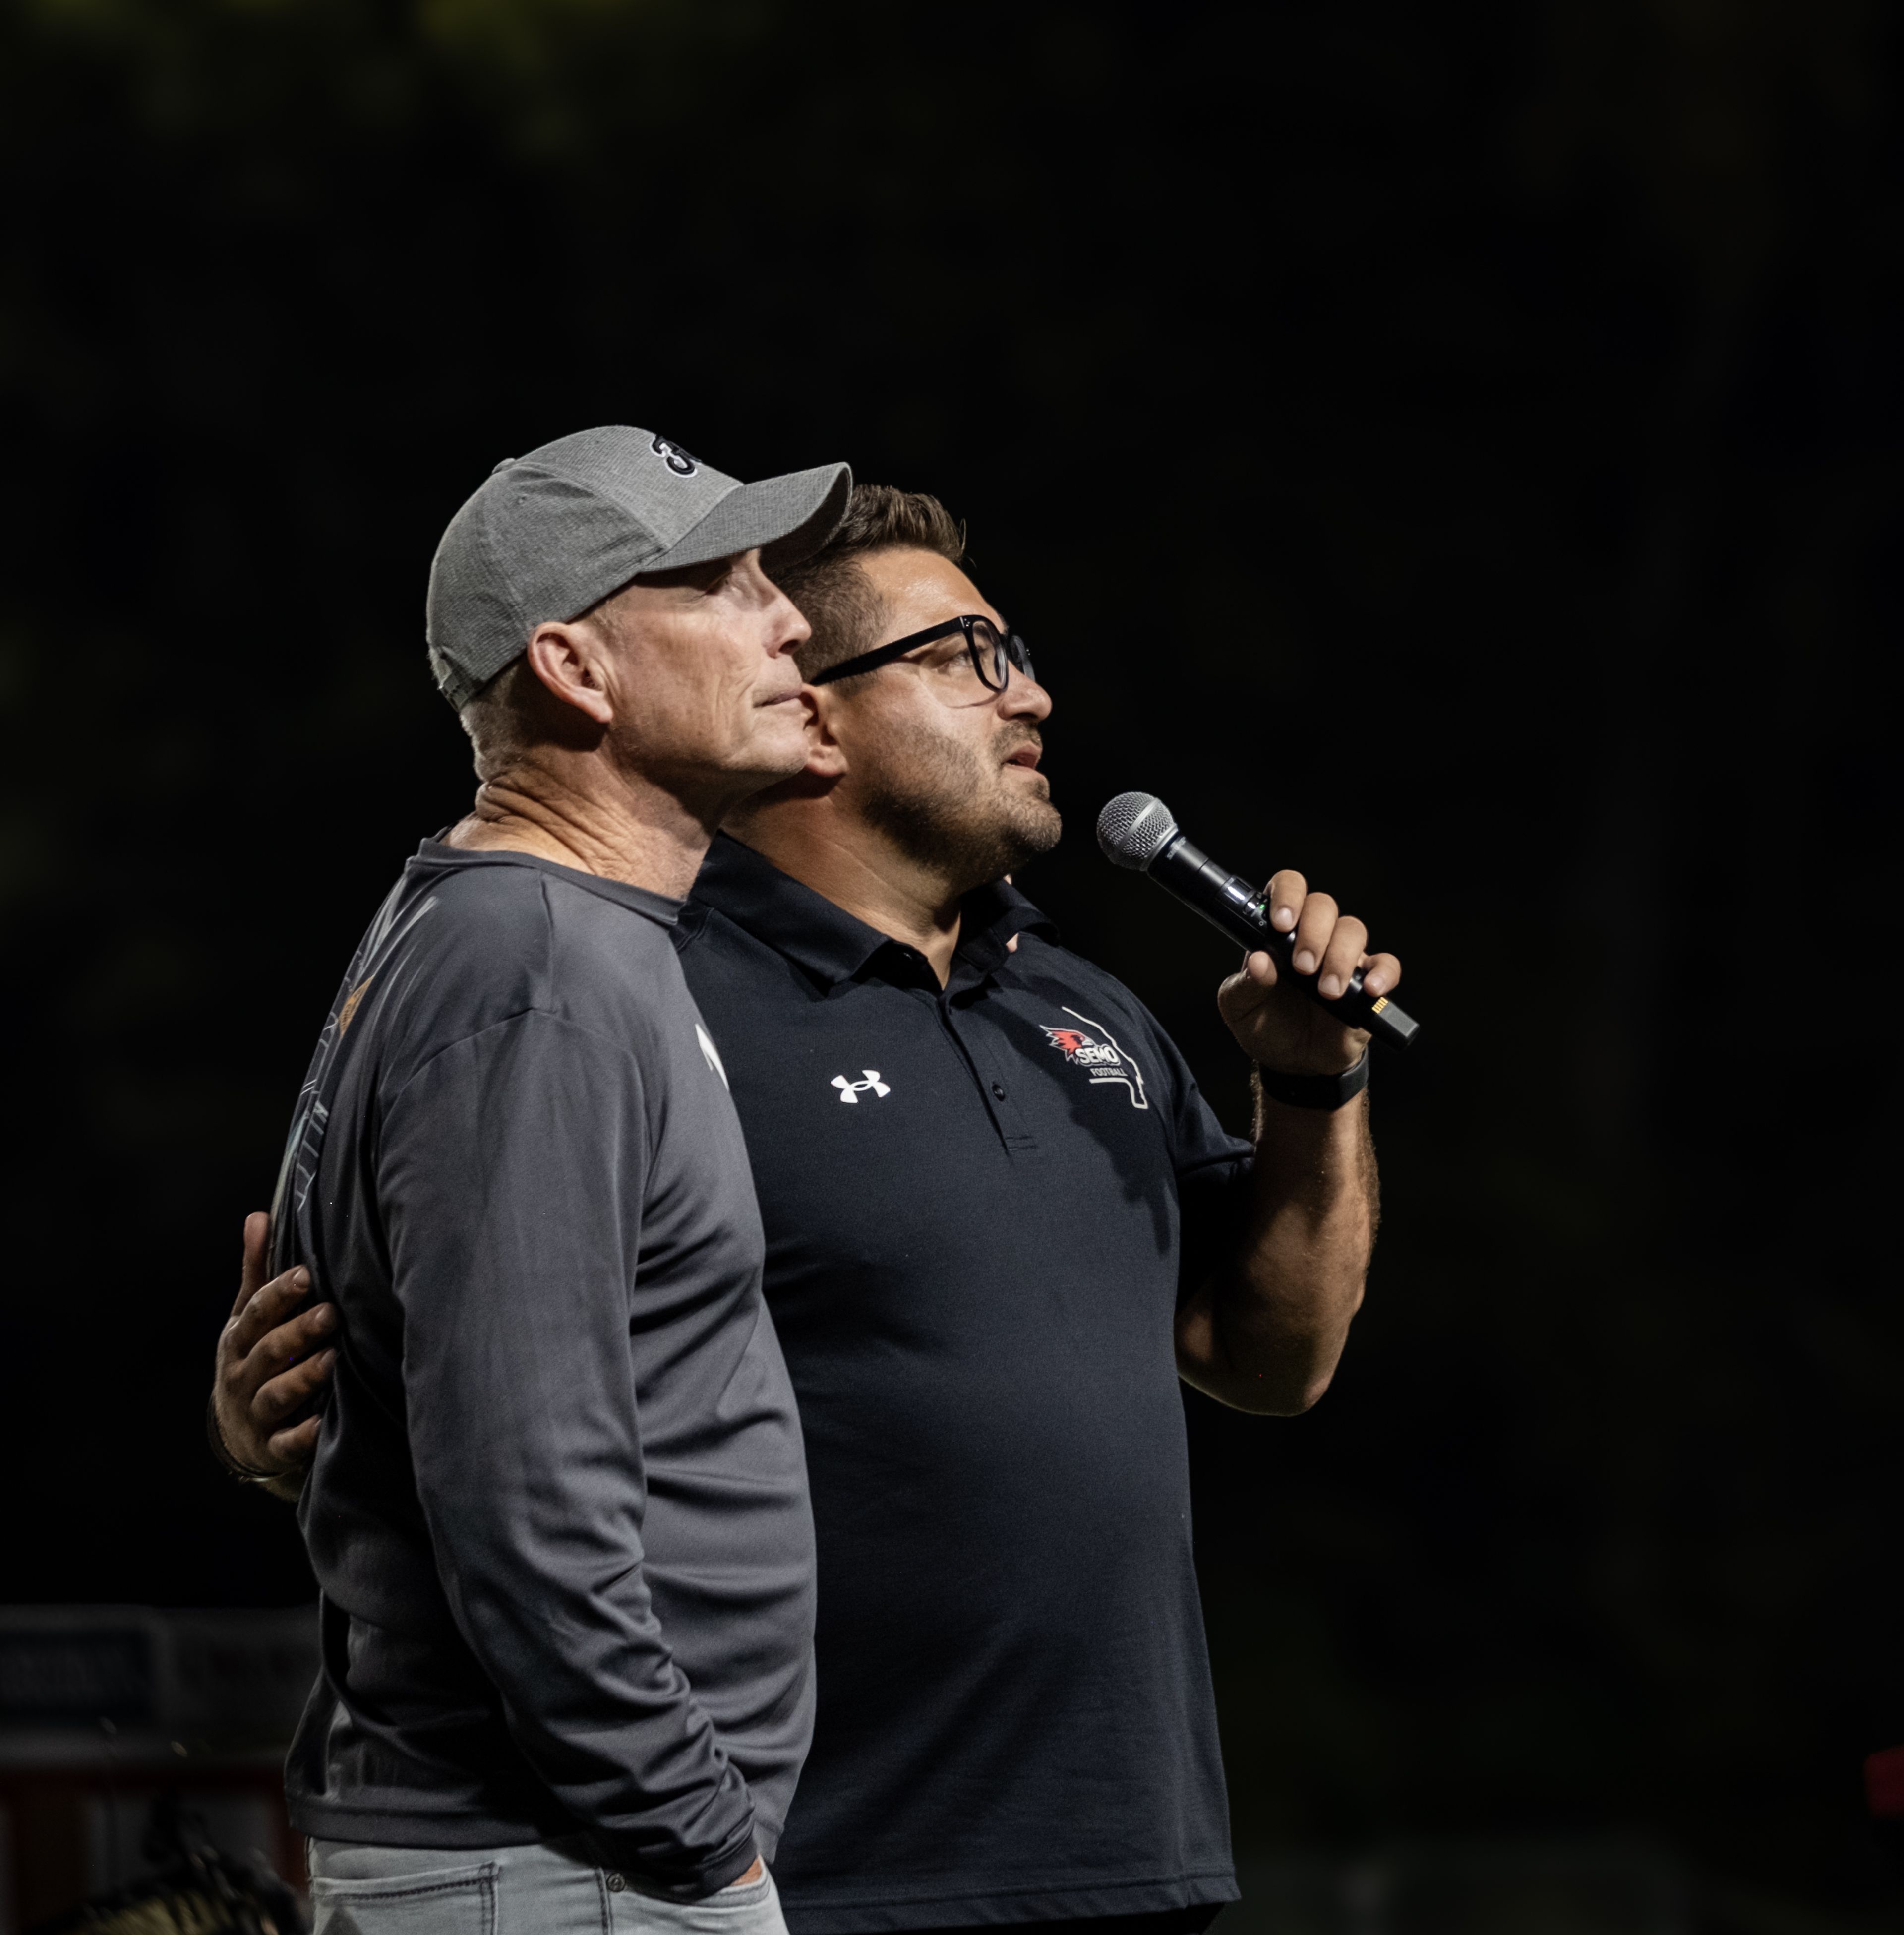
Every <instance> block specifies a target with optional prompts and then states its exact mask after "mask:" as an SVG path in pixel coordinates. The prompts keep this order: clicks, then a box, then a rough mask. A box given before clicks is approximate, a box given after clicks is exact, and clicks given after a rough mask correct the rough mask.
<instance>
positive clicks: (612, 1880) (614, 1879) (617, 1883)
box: [608, 1874, 628, 1894]
mask: <svg viewBox="0 0 1904 1935" xmlns="http://www.w3.org/2000/svg"><path fill="white" fill-rule="evenodd" d="M627 1885H628V1884H627V1882H625V1881H623V1879H622V1878H621V1876H620V1875H618V1874H611V1876H609V1877H608V1892H609V1893H610V1894H620V1892H621V1891H622V1890H623V1888H626V1886H627Z"/></svg>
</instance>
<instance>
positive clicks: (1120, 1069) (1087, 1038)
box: [1040, 1008, 1150, 1109]
mask: <svg viewBox="0 0 1904 1935" xmlns="http://www.w3.org/2000/svg"><path fill="white" fill-rule="evenodd" d="M1064 1012H1065V1013H1067V1015H1073V1016H1076V1017H1077V1019H1079V1021H1081V1022H1083V1023H1084V1024H1085V1026H1084V1027H1083V1028H1046V1029H1045V1037H1046V1040H1048V1041H1049V1042H1050V1043H1051V1045H1052V1047H1054V1048H1055V1049H1058V1052H1060V1053H1061V1054H1062V1055H1063V1056H1064V1058H1065V1060H1066V1061H1068V1062H1070V1064H1072V1065H1073V1067H1076V1068H1082V1069H1085V1070H1088V1072H1089V1073H1090V1076H1091V1080H1092V1081H1093V1082H1122V1083H1123V1084H1124V1087H1125V1088H1127V1089H1128V1090H1129V1091H1130V1106H1132V1107H1133V1109H1148V1107H1149V1106H1150V1100H1149V1098H1148V1097H1147V1096H1146V1095H1145V1093H1144V1077H1143V1072H1142V1070H1140V1069H1139V1067H1138V1066H1137V1064H1136V1061H1133V1059H1132V1058H1131V1057H1130V1055H1127V1054H1126V1053H1125V1052H1124V1050H1123V1049H1121V1048H1120V1047H1119V1046H1118V1044H1117V1041H1116V1039H1115V1037H1114V1036H1113V1035H1112V1033H1111V1031H1110V1030H1109V1028H1106V1026H1105V1025H1104V1024H1103V1022H1094V1021H1093V1020H1092V1019H1091V1017H1090V1016H1088V1015H1080V1014H1079V1013H1078V1011H1077V1010H1076V1008H1067V1009H1066V1010H1064ZM1040 1026H1043V1024H1042V1023H1040ZM1092 1029H1095V1030H1096V1031H1097V1032H1096V1033H1095V1034H1092V1033H1091V1032H1090V1031H1091V1030H1092Z"/></svg>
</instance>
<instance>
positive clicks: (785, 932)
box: [689, 833, 1058, 992]
mask: <svg viewBox="0 0 1904 1935" xmlns="http://www.w3.org/2000/svg"><path fill="white" fill-rule="evenodd" d="M689 898H690V900H693V901H699V902H701V903H702V904H703V905H704V906H707V907H713V908H715V909H716V910H718V911H719V912H720V913H723V914H725V915H726V916H727V918H728V919H729V920H731V921H732V922H734V923H735V925H736V926H737V927H741V928H744V929H745V930H746V931H747V932H748V933H749V934H752V935H753V937H754V938H755V939H756V940H761V941H764V942H765V943H766V944H767V945H768V946H769V947H771V948H772V949H774V951H775V952H777V953H780V954H783V955H786V958H788V959H789V961H792V962H793V963H794V964H795V965H796V966H798V967H800V968H804V969H805V970H806V971H807V973H808V974H811V975H813V977H815V978H816V980H819V981H820V982H822V983H824V984H825V985H826V986H833V985H834V984H835V983H839V982H841V981H849V980H853V979H855V977H858V976H860V975H862V974H865V973H866V972H868V971H869V970H870V969H872V968H874V966H875V963H876V961H877V971H879V972H880V973H881V974H883V976H884V977H886V978H887V979H889V980H919V979H921V978H922V977H923V979H924V980H925V982H926V983H930V985H931V986H933V987H934V989H936V988H937V986H938V977H937V976H936V975H934V974H933V972H932V970H931V968H930V966H928V964H927V963H926V961H925V957H924V956H923V955H922V954H920V953H919V951H918V949H916V948H913V947H909V946H906V945H905V944H904V943H903V942H901V941H898V940H894V939H893V938H892V936H891V935H890V934H882V933H881V932H880V931H879V929H878V928H876V927H868V925H867V924H866V923H865V922H864V921H863V920H860V919H856V918H855V916H853V915H852V914H849V913H847V912H846V909H845V908H844V907H837V906H835V905H834V903H833V902H832V901H830V900H828V898H826V896H825V895H824V894H819V893H816V892H814V891H813V889H812V888H811V887H809V886H805V885H804V884H803V883H801V882H800V881H798V880H795V879H794V877H792V874H783V873H782V872H781V871H780V868H777V866H775V865H774V863H773V862H771V860H769V859H766V858H765V856H762V855H761V854H759V853H756V852H755V851H754V850H753V848H752V847H748V846H745V845H744V844H742V843H741V841H738V840H736V839H735V838H732V835H729V834H726V833H720V834H717V835H715V836H714V844H713V846H712V847H710V848H709V849H708V857H707V859H706V860H705V862H703V863H702V868H701V873H700V877H699V879H697V880H696V882H695V883H694V891H693V894H692V895H690V896H689ZM1057 931H1058V930H1057V928H1055V926H1054V925H1053V924H1052V922H1051V921H1050V920H1049V919H1048V918H1047V917H1046V915H1045V914H1044V913H1043V912H1042V911H1041V910H1040V909H1039V908H1037V907H1035V906H1033V904H1032V903H1031V902H1030V901H1028V900H1027V899H1026V898H1025V897H1024V895H1022V894H1021V893H1020V892H1018V889H1016V888H1015V887H1013V886H1009V885H1007V884H1006V883H1005V882H1004V881H1003V880H994V881H993V882H991V883H990V884H989V885H988V886H982V887H977V888H974V889H973V891H972V892H970V893H969V894H967V895H966V896H965V898H964V901H962V902H961V904H960V922H959V935H958V949H957V950H956V952H955V953H954V955H953V956H952V978H951V980H950V981H949V983H948V984H947V985H948V987H949V989H950V990H951V991H952V992H958V989H960V988H961V987H964V986H971V985H972V984H973V983H975V982H976V981H979V980H983V979H984V978H985V976H986V975H988V974H991V972H992V971H994V969H995V968H997V966H998V965H999V964H1000V962H1001V961H1003V960H1004V959H1005V958H1006V943H1007V942H1008V941H1009V940H1010V939H1011V937H1012V935H1013V934H1043V935H1044V936H1045V937H1046V938H1047V939H1052V938H1055V937H1056V934H1057Z"/></svg>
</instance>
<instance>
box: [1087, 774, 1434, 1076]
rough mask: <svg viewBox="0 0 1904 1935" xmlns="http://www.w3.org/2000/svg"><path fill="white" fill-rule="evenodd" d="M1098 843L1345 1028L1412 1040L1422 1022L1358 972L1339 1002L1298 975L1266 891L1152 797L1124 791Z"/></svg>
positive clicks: (1108, 811) (1400, 1043)
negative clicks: (1224, 862) (1260, 956)
mask: <svg viewBox="0 0 1904 1935" xmlns="http://www.w3.org/2000/svg"><path fill="white" fill-rule="evenodd" d="M1097 839H1098V844H1099V845H1100V846H1101V847H1103V850H1104V853H1105V856H1106V858H1107V859H1110V860H1111V861H1112V862H1114V863H1115V865H1118V866H1120V867H1128V868H1133V869H1134V870H1136V871H1139V872H1142V873H1147V874H1149V875H1150V877H1151V879H1152V880H1154V881H1156V883H1157V885H1158V886H1160V887H1162V888H1163V889H1165V890H1166V892H1169V893H1172V894H1174V895H1175V896H1176V897H1177V898H1178V900H1180V901H1182V902H1183V904H1184V906H1186V907H1189V908H1190V909H1192V910H1193V911H1194V912H1196V913H1200V914H1201V915H1202V916H1203V918H1204V919H1205V920H1207V921H1208V922H1209V923H1210V925H1211V926H1212V927H1216V928H1221V929H1222V931H1224V933H1225V934H1228V935H1229V936H1230V938H1231V939H1232V940H1234V941H1236V942H1237V943H1239V945H1240V946H1243V947H1245V948H1246V949H1250V950H1251V951H1252V952H1254V951H1255V950H1257V949H1260V950H1261V951H1262V952H1264V953H1266V954H1267V955H1269V958H1271V959H1272V961H1275V964H1276V973H1277V976H1278V979H1281V977H1283V976H1284V975H1290V976H1293V977H1294V979H1295V981H1296V985H1297V986H1299V988H1301V989H1302V992H1304V993H1305V995H1308V997H1309V998H1310V999H1311V1001H1314V1003H1315V1004H1317V1007H1323V1008H1326V1009H1327V1010H1329V1013H1331V1014H1332V1015H1335V1016H1337V1017H1338V1019H1340V1020H1341V1023H1342V1025H1343V1026H1344V1028H1366V1029H1367V1030H1368V1033H1369V1034H1370V1035H1371V1037H1374V1040H1377V1041H1386V1042H1389V1043H1392V1044H1393V1046H1396V1047H1397V1048H1406V1047H1407V1046H1408V1044H1409V1043H1411V1042H1412V1041H1413V1040H1414V1038H1415V1036H1416V1034H1417V1032H1418V1031H1419V1029H1420V1023H1419V1022H1417V1021H1416V1020H1415V1019H1414V1016H1412V1015H1411V1014H1408V1013H1407V1012H1406V1011H1405V1010H1403V1009H1402V1008H1399V1007H1397V1006H1396V1004H1395V1003H1394V1002H1393V1001H1390V999H1389V998H1388V997H1387V995H1381V996H1378V997H1377V998H1374V999H1373V1000H1371V998H1369V996H1368V995H1366V994H1365V993H1364V992H1363V991H1362V970H1361V969H1360V968H1357V969H1356V971H1354V973H1353V974H1351V975H1350V977H1349V983H1348V986H1347V987H1346V988H1344V989H1343V991H1342V992H1341V995H1338V997H1337V998H1335V1000H1334V1001H1330V1000H1329V998H1327V997H1326V995H1323V993H1322V992H1321V991H1320V989H1319V988H1318V987H1317V985H1316V983H1317V977H1316V976H1315V975H1313V974H1296V971H1295V970H1294V969H1293V968H1292V967H1291V966H1290V956H1291V955H1293V953H1294V952H1296V945H1295V943H1294V941H1293V940H1292V939H1291V937H1290V936H1289V935H1288V934H1284V933H1282V932H1281V931H1279V930H1278V929H1277V928H1273V927H1272V926H1271V925H1269V910H1268V908H1267V907H1266V905H1265V904H1264V897H1263V892H1262V890H1261V889H1258V888H1256V887H1253V886H1251V885H1250V883H1248V881H1247V880H1244V879H1243V878H1242V877H1241V875H1239V874H1233V873H1231V872H1230V871H1229V870H1228V869H1227V868H1223V867H1219V866H1218V865H1217V863H1216V862H1215V861H1214V860H1212V859H1211V858H1210V857H1209V856H1208V854H1207V853H1204V852H1202V850H1201V849H1199V848H1198V847H1193V846H1192V845H1191V844H1190V842H1189V841H1187V840H1186V839H1185V838H1184V836H1183V835H1182V833H1181V832H1179V831H1178V827H1177V824H1176V823H1175V820H1172V818H1171V817H1170V814H1169V809H1168V808H1166V806H1165V805H1164V804H1163V802H1162V801H1160V800H1157V799H1154V798H1152V797H1151V795H1149V794H1148V793H1121V794H1120V795H1118V797H1117V798H1115V799H1114V800H1112V801H1111V803H1110V804H1109V805H1108V806H1106V808H1105V809H1104V811H1103V814H1101V815H1100V817H1099V819H1098V822H1097Z"/></svg>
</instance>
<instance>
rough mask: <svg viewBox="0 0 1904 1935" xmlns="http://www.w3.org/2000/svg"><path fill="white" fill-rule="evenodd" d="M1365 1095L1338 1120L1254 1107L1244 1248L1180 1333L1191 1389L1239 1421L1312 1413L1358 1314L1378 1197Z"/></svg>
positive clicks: (1195, 1303)
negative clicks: (1249, 1415)
mask: <svg viewBox="0 0 1904 1935" xmlns="http://www.w3.org/2000/svg"><path fill="white" fill-rule="evenodd" d="M1255 1127H1256V1134H1255V1141H1256V1161H1255V1165H1254V1174H1253V1176H1252V1178H1251V1183H1250V1192H1251V1193H1250V1200H1249V1205H1248V1212H1247V1214H1246V1217H1245V1225H1244V1228H1243V1230H1242V1236H1241V1239H1240V1241H1239V1243H1238V1245H1237V1247H1236V1250H1235V1251H1233V1254H1232V1256H1231V1257H1230V1260H1229V1261H1228V1262H1227V1263H1226V1264H1225V1265H1224V1266H1223V1267H1222V1268H1221V1269H1219V1270H1218V1272H1217V1273H1216V1274H1215V1275H1214V1276H1213V1277H1212V1278H1211V1279H1210V1281H1208V1282H1207V1283H1205V1284H1202V1285H1200V1286H1199V1287H1198V1288H1197V1290H1196V1291H1195V1292H1194V1293H1193V1295H1192V1296H1191V1297H1190V1299H1189V1300H1188V1301H1187V1303H1186V1304H1185V1305H1184V1309H1183V1311H1182V1312H1181V1315H1180V1316H1179V1318H1178V1326H1177V1351H1178V1369H1180V1371H1181V1373H1182V1375H1183V1377H1184V1380H1185V1381H1186V1382H1187V1383H1190V1384H1195V1385H1196V1387H1198V1388H1199V1390H1204V1391H1207V1392H1208V1393H1209V1394H1210V1396H1212V1397H1215V1398H1217V1399H1220V1400H1221V1402H1224V1403H1225V1404H1229V1405H1235V1406H1236V1407H1237V1408H1239V1409H1240V1410H1244V1411H1267V1412H1272V1413H1275V1414H1282V1415H1288V1414H1293V1413H1295V1412H1297V1411H1305V1410H1307V1409H1308V1407H1309V1406H1310V1405H1312V1404H1314V1402H1316V1400H1317V1399H1318V1398H1319V1397H1320V1396H1322V1394H1323V1392H1324V1391H1325V1390H1327V1389H1328V1387H1329V1379H1330V1378H1332V1376H1333V1375H1334V1373H1335V1366H1336V1363H1337V1361H1338V1360H1339V1359H1340V1357H1341V1354H1342V1347H1343V1345H1344V1343H1345V1342H1346V1341H1347V1336H1348V1330H1349V1324H1350V1321H1351V1320H1352V1319H1353V1317H1354V1315H1355V1313H1356V1311H1357V1309H1359V1308H1360V1306H1361V1303H1362V1284H1363V1281H1364V1279H1365V1277H1366V1275H1367V1273H1368V1258H1369V1254H1370V1251H1371V1249H1372V1248H1373V1247H1374V1236H1375V1224H1376V1221H1377V1214H1378V1198H1377V1177H1376V1169H1375V1151H1374V1143H1372V1141H1371V1140H1370V1137H1369V1134H1368V1095H1367V1093H1366V1091H1364V1092H1363V1093H1362V1094H1359V1095H1358V1096H1356V1097H1355V1098H1354V1100H1353V1101H1351V1102H1349V1103H1347V1104H1345V1105H1344V1106H1343V1107H1341V1108H1340V1109H1334V1110H1331V1111H1327V1112H1325V1111H1323V1110H1320V1109H1294V1108H1289V1107H1287V1106H1284V1105H1283V1104H1281V1103H1277V1102H1273V1101H1271V1100H1269V1098H1268V1097H1266V1096H1265V1095H1264V1094H1263V1092H1262V1089H1261V1085H1260V1083H1258V1084H1257V1096H1256V1125H1255Z"/></svg>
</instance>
